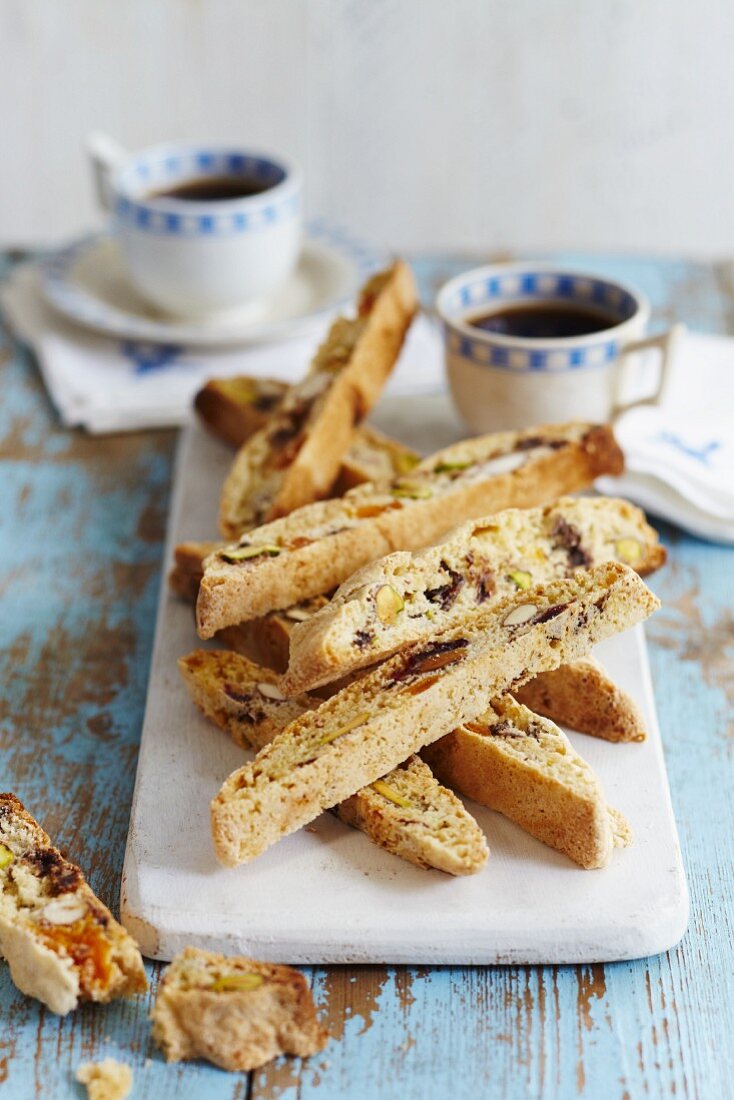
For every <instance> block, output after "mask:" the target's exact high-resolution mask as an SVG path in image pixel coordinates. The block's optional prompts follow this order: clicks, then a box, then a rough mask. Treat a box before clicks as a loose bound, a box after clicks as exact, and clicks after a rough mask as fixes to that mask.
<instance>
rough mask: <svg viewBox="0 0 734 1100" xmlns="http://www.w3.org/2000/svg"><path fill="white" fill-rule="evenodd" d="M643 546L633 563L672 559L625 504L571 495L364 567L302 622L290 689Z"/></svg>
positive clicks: (294, 640)
mask: <svg viewBox="0 0 734 1100" xmlns="http://www.w3.org/2000/svg"><path fill="white" fill-rule="evenodd" d="M632 543H634V545H635V546H636V547H638V550H639V553H638V555H637V558H636V562H635V568H636V570H637V572H638V573H648V572H650V571H651V570H652V569H654V568H656V567H657V566H658V565H659V564H660V563H661V562H662V560H664V551H663V549H662V547H661V546H660V544H659V543H658V536H657V532H656V531H654V530H653V528H652V527H650V526H649V524H648V523H647V522H646V520H645V516H644V514H643V513H642V512H641V511H640V509H639V508H635V507H634V506H633V505H632V504H629V503H628V502H627V501H626V500H614V499H608V498H605V497H597V498H592V497H583V498H572V497H564V498H562V499H561V500H559V501H556V503H554V504H550V505H547V506H546V507H545V508H535V509H528V510H518V509H508V510H506V511H504V512H497V513H496V514H495V515H493V516H485V517H484V518H482V519H479V520H474V521H472V522H470V523H464V524H462V525H461V527H457V528H456V529H455V530H454V531H452V532H451V533H450V534H449V535H448V537H447V538H446V539H444V540H443V541H442V542H440V543H438V544H437V545H435V546H431V547H429V548H427V549H424V550H418V551H416V552H415V553H410V552H408V551H401V552H398V553H395V554H390V555H388V556H387V557H385V558H381V559H378V560H377V561H374V562H372V563H371V564H370V565H367V566H365V567H364V568H362V569H360V570H358V571H357V572H356V573H355V574H354V575H353V576H351V577H350V578H349V580H347V581H345V583H344V584H343V585H342V586H341V587H340V588H338V589H337V591H336V592H335V594H334V596H333V597H332V599H331V600H330V601H329V602H328V603H327V604H326V605H325V606H324V607H323V608H322V609H321V610H320V611H319V612H317V614H316V615H313V616H311V617H310V618H309V619H308V620H306V621H305V622H303V623H296V624H295V626H294V629H293V632H292V636H291V648H290V664H289V668H288V673H287V675H286V677H285V681H284V687H285V690H286V691H290V692H299V691H306V690H311V689H313V688H315V687H319V686H320V685H322V684H325V683H328V682H329V681H330V680H333V679H335V678H337V677H340V676H344V675H345V674H348V673H351V672H354V671H355V670H356V669H359V668H365V667H367V666H368V665H371V664H375V662H377V661H381V660H384V659H385V658H386V657H389V656H390V655H391V654H393V653H396V652H397V651H398V650H399V649H402V648H403V647H404V646H406V645H411V644H413V643H414V642H418V641H420V639H421V638H426V637H428V636H429V635H430V634H434V633H435V632H436V631H437V630H443V629H448V628H449V627H451V626H453V625H454V624H456V623H459V622H461V621H462V619H463V618H464V616H465V615H466V614H467V613H468V612H472V611H474V610H476V608H477V607H484V608H485V609H487V610H488V609H490V608H491V607H492V604H493V602H494V601H496V600H498V599H500V598H501V597H502V596H506V595H507V594H509V593H512V592H518V591H524V590H526V589H529V588H530V587H531V586H532V585H534V584H539V583H542V582H545V581H550V580H553V579H554V578H556V577H564V576H570V575H571V574H572V573H573V572H574V571H575V570H577V569H579V568H581V567H582V566H589V565H597V564H599V563H601V562H604V561H610V560H613V559H614V558H619V556H620V555H619V552H618V547H619V545H620V544H625V545H631V544H632Z"/></svg>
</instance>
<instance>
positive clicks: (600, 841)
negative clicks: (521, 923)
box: [423, 695, 631, 868]
mask: <svg viewBox="0 0 734 1100" xmlns="http://www.w3.org/2000/svg"><path fill="white" fill-rule="evenodd" d="M423 755H424V757H425V759H426V760H427V761H428V762H429V763H430V765H431V767H432V768H434V769H435V771H436V774H437V775H438V776H440V778H441V779H443V780H444V782H446V783H449V784H451V786H452V787H454V788H455V789H456V790H457V791H461V792H462V794H465V795H467V796H468V797H469V798H473V799H474V800H475V802H479V803H481V804H482V805H483V806H489V808H490V809H491V810H498V811H499V813H501V814H503V815H504V816H505V817H508V818H510V820H511V821H514V822H515V823H516V824H518V825H519V826H520V827H521V828H522V829H524V830H525V831H526V832H528V833H530V834H531V836H534V837H536V838H537V839H538V840H542V841H543V843H544V844H548V845H550V847H551V848H556V849H557V850H558V851H559V852H563V853H565V855H567V856H568V857H569V858H570V859H572V860H573V861H574V862H575V863H578V864H579V865H580V866H581V867H585V868H595V867H605V866H606V865H607V863H608V862H609V860H610V858H611V855H612V850H613V848H614V847H615V844H617V843H629V840H630V839H631V837H630V835H629V829H628V827H626V823H625V822H624V819H621V820H620V815H617V814H614V815H613V814H611V813H610V810H609V807H608V806H607V803H606V799H605V798H604V793H603V791H602V788H601V785H600V783H599V780H598V779H597V777H596V775H595V774H594V771H593V770H592V768H591V767H590V766H589V765H588V764H587V763H586V761H585V760H583V759H582V758H581V757H580V756H579V754H578V753H577V752H576V751H575V749H574V748H573V746H572V745H571V743H570V741H569V740H568V738H567V737H566V735H565V734H564V733H562V732H561V730H559V729H558V727H557V726H555V725H554V724H553V723H552V722H550V721H548V719H545V718H540V717H538V715H536V714H533V712H532V711H531V710H529V709H528V708H527V707H524V706H522V705H521V704H520V703H518V702H516V700H514V699H512V698H511V697H510V696H509V695H505V696H502V697H501V698H500V699H496V700H493V701H492V703H491V705H490V706H489V707H488V708H487V710H486V711H485V712H484V713H483V714H481V715H480V716H479V717H478V718H476V719H474V720H473V721H471V722H465V723H464V724H463V725H461V726H459V727H458V728H457V729H455V730H453V731H452V732H451V733H450V734H449V735H448V736H447V737H442V738H441V739H440V740H439V741H436V742H434V743H433V744H432V745H428V746H427V747H426V748H425V749H424V750H423Z"/></svg>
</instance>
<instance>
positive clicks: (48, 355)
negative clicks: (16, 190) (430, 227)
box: [0, 263, 443, 434]
mask: <svg viewBox="0 0 734 1100" xmlns="http://www.w3.org/2000/svg"><path fill="white" fill-rule="evenodd" d="M0 306H2V309H3V312H4V315H5V318H6V320H7V321H8V323H9V325H10V327H11V328H12V330H13V331H14V333H15V334H16V335H17V336H18V337H19V338H20V339H21V340H23V341H24V342H25V343H26V344H28V345H29V346H30V347H31V348H32V349H33V351H34V352H35V355H36V358H37V360H38V364H39V367H40V370H41V374H42V375H43V379H44V382H45V383H46V387H47V389H48V391H49V393H50V395H51V399H52V400H53V403H54V405H55V406H56V408H57V410H58V413H59V416H60V418H61V421H62V423H63V424H65V425H67V426H68V427H76V426H79V425H81V426H82V427H84V428H86V429H87V431H89V432H92V433H95V434H99V433H106V432H124V431H135V430H137V429H140V428H152V427H170V426H177V425H179V424H182V423H184V422H185V421H186V420H187V418H188V416H189V415H190V409H191V401H192V398H193V396H194V394H195V393H196V391H197V390H198V389H199V388H200V386H201V385H202V384H203V382H204V381H205V380H206V379H207V378H215V377H226V376H228V375H233V374H252V375H259V376H261V377H267V378H280V379H283V380H284V381H288V382H292V381H295V380H296V379H298V378H300V377H302V375H303V374H304V373H305V370H306V367H307V365H308V362H309V360H310V358H311V356H312V354H313V352H314V350H315V348H316V346H317V344H318V343H319V340H320V339H321V338H322V337H323V335H324V332H325V330H326V328H327V325H328V322H327V321H324V320H323V319H322V320H320V321H318V322H316V323H315V325H314V327H313V329H312V330H310V331H309V332H308V333H307V334H306V335H303V334H300V335H299V336H298V337H295V338H293V339H290V340H284V341H280V342H277V343H268V344H258V345H256V346H249V347H228V348H185V347H182V346H180V345H176V344H170V345H167V344H147V343H140V342H137V341H132V340H114V339H111V338H109V337H106V336H103V335H98V334H97V333H94V332H91V331H88V330H86V329H84V328H81V327H78V326H77V325H74V324H72V323H71V322H69V321H67V320H65V319H64V318H63V317H61V316H60V315H58V314H57V313H56V312H55V310H53V309H52V308H51V307H50V306H48V305H47V304H46V302H45V301H44V300H43V298H42V296H41V292H40V289H39V285H38V276H37V272H36V269H35V267H34V265H33V264H32V263H31V264H24V265H21V266H20V267H18V268H17V269H16V270H15V271H14V272H13V274H12V275H11V276H10V278H9V279H8V280H7V282H6V283H5V284H4V285H3V286H2V288H0ZM442 386H443V366H442V352H441V344H440V340H439V338H438V335H437V331H435V326H434V323H433V322H431V321H430V320H428V318H426V317H420V318H419V319H418V321H416V323H415V324H414V325H413V326H412V328H411V331H410V335H409V337H408V340H407V342H406V346H405V348H404V350H403V353H402V355H401V357H400V362H399V364H398V367H397V368H396V370H395V372H394V374H393V377H392V379H391V381H390V384H389V390H388V392H392V393H399V394H411V393H430V392H432V391H434V390H439V389H441V388H442Z"/></svg>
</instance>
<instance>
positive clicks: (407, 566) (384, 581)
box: [171, 498, 665, 741]
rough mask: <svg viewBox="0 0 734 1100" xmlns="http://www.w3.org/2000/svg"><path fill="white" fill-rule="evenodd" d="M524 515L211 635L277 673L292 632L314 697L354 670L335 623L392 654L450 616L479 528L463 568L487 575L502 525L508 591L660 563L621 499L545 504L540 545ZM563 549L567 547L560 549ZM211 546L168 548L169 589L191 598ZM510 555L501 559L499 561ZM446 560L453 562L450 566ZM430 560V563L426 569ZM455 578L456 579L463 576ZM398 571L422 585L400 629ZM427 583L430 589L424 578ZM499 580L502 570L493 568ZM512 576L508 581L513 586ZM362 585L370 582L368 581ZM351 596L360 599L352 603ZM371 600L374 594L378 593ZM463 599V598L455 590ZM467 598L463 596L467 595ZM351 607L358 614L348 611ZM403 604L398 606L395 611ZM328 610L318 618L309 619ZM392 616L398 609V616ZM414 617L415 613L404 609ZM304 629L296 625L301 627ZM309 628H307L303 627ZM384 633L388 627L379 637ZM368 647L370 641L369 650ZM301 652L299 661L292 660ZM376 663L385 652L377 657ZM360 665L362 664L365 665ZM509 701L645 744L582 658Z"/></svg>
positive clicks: (633, 714) (641, 523)
mask: <svg viewBox="0 0 734 1100" xmlns="http://www.w3.org/2000/svg"><path fill="white" fill-rule="evenodd" d="M532 519H533V517H532V513H528V514H527V515H525V516H523V517H522V518H521V519H520V522H519V523H518V517H517V516H513V515H512V514H510V513H508V515H507V516H506V517H504V520H503V521H501V522H499V523H494V522H493V521H492V520H490V519H489V518H487V519H486V520H485V521H482V520H480V521H478V522H476V523H472V524H466V525H463V526H462V527H461V528H458V529H457V530H456V531H455V532H453V533H451V534H450V535H449V536H448V538H447V539H445V540H443V542H442V543H441V544H439V546H438V547H436V548H434V549H433V550H431V551H428V552H420V553H418V554H415V555H409V554H405V553H403V554H394V555H390V556H389V557H387V558H385V559H383V561H382V562H381V563H375V564H373V565H371V566H369V567H367V568H365V569H362V570H358V572H357V573H356V574H355V575H354V576H353V577H352V578H350V580H349V581H348V582H346V583H345V584H344V585H342V586H341V588H340V589H339V590H338V593H337V596H336V597H335V598H334V599H332V601H331V603H330V602H329V599H328V598H327V596H326V595H324V596H314V597H312V598H311V599H309V600H303V601H302V602H301V603H298V604H295V605H293V606H292V607H289V608H284V609H282V610H278V611H270V612H268V613H267V614H265V615H263V616H262V617H261V618H259V619H250V620H248V621H246V622H244V623H240V624H237V625H235V626H230V627H225V628H224V629H222V630H221V631H218V633H217V640H218V641H221V642H224V643H225V644H226V645H228V646H230V647H231V648H232V649H234V650H235V651H236V652H237V653H240V654H242V655H244V656H246V657H249V658H250V659H251V660H252V661H254V662H255V663H256V664H258V665H265V666H267V667H268V668H270V669H274V670H275V671H276V672H280V673H282V672H285V671H286V668H287V667H288V663H289V658H290V650H291V645H292V638H293V635H294V632H295V647H296V651H297V652H296V664H300V665H301V666H302V665H303V663H304V657H303V655H304V651H305V661H306V663H308V652H309V649H311V650H312V651H313V650H315V651H316V652H315V661H316V663H317V666H318V665H320V666H321V675H324V673H325V674H326V676H325V678H326V680H327V681H328V682H327V683H326V684H325V685H324V686H323V687H320V688H318V689H317V688H315V687H314V686H313V685H309V687H310V689H311V690H317V691H318V692H319V693H320V694H324V693H326V694H329V693H330V692H331V689H332V687H333V684H334V681H332V680H330V679H329V677H330V676H331V675H332V669H331V665H332V664H333V666H334V668H335V669H339V668H340V667H341V665H342V663H346V664H347V667H348V668H349V669H350V672H353V671H354V668H355V664H356V665H360V664H362V663H363V658H364V653H363V649H362V647H360V649H359V651H358V653H357V654H356V655H355V654H350V652H349V646H348V645H347V646H346V647H345V645H344V639H343V638H342V640H341V646H340V645H339V642H338V636H339V632H340V622H341V624H342V626H341V629H342V630H343V629H344V625H343V624H344V623H345V622H348V621H349V620H351V627H352V632H353V635H354V636H356V634H357V632H358V631H361V632H362V633H361V634H360V638H362V639H366V638H368V637H369V636H370V632H371V631H373V630H374V625H373V624H374V622H375V620H376V625H377V628H378V630H382V631H383V634H384V635H386V636H387V637H386V638H385V639H384V640H385V641H387V640H388V639H390V638H392V639H393V644H394V645H396V646H398V647H399V645H400V644H406V643H407V641H409V640H417V638H418V637H419V636H420V630H419V629H416V628H417V626H418V624H420V623H422V626H423V629H424V630H425V629H426V628H428V629H431V628H432V626H433V621H434V616H435V610H436V607H435V605H438V606H439V607H440V606H441V605H445V604H447V603H453V604H456V601H457V600H458V601H459V602H458V607H455V610H460V609H461V605H462V604H461V600H460V599H459V596H460V593H461V591H462V589H463V588H464V585H465V583H466V579H467V578H466V576H465V573H466V561H465V560H464V559H462V556H461V554H459V555H458V559H457V555H456V546H457V545H459V546H461V536H462V534H463V535H464V536H467V535H468V537H469V540H470V542H471V541H472V540H474V541H476V536H475V534H474V532H475V531H476V530H479V531H480V532H481V534H482V538H481V540H480V551H479V557H478V559H475V558H474V555H473V551H472V549H471V548H470V549H469V553H470V554H471V555H472V561H471V567H472V571H473V572H474V574H476V569H477V567H478V565H479V563H480V561H482V560H484V561H485V564H486V566H487V568H489V561H488V559H487V554H488V552H489V551H490V548H489V539H490V534H491V532H492V531H494V532H495V533H496V534H497V535H501V533H502V531H503V524H504V521H505V520H507V521H509V526H508V527H506V528H505V529H504V544H505V555H504V557H505V569H504V580H505V584H506V585H507V584H508V583H511V585H514V586H515V587H520V586H521V585H523V584H527V583H528V579H529V577H530V576H531V575H533V574H535V575H536V577H537V574H538V568H537V567H538V562H539V561H541V560H542V561H544V562H545V563H546V565H545V568H544V570H543V572H544V574H545V575H549V576H552V575H560V574H561V573H562V572H564V571H569V570H572V569H574V568H577V567H578V566H577V564H576V563H579V562H581V561H586V562H587V564H589V565H596V564H599V563H600V562H601V561H605V560H607V559H609V558H615V557H618V558H620V560H625V558H626V559H627V563H628V564H630V562H631V560H633V559H634V560H635V562H636V566H635V567H636V571H637V572H638V573H640V574H642V575H646V574H647V573H650V572H652V571H653V570H654V569H656V568H657V567H658V566H659V565H661V564H662V563H663V561H664V558H665V552H664V550H663V548H662V547H661V546H660V545H659V543H658V541H657V534H656V532H655V531H654V530H653V529H652V528H651V527H650V526H649V524H648V523H647V522H646V520H645V517H644V515H643V513H642V512H641V511H640V510H639V509H638V508H635V507H634V506H633V505H631V504H629V503H628V502H627V501H622V500H614V499H608V498H598V499H595V498H585V499H584V500H572V499H570V498H565V499H563V500H561V501H559V502H557V503H556V504H555V505H551V506H548V507H547V508H546V509H544V510H543V512H542V513H539V514H538V516H537V522H538V523H539V527H538V529H537V533H542V534H543V536H544V538H545V546H544V547H542V546H535V545H533V543H532V540H529V537H528V536H529V534H531V533H532ZM521 529H522V530H523V534H524V546H523V544H522V542H520V543H518V544H517V545H513V544H512V543H511V542H510V544H509V546H508V535H510V534H512V532H513V531H514V532H516V533H517V532H519V531H520V530H521ZM569 540H570V542H571V543H572V545H571V546H570V547H569V545H568V543H569ZM211 547H212V543H184V544H182V545H181V546H179V547H177V549H176V568H175V569H174V571H173V573H172V574H171V585H172V587H174V589H175V590H176V591H178V592H179V594H181V595H184V596H185V597H186V598H188V599H191V600H195V599H196V594H197V593H198V588H199V582H200V579H201V575H202V571H203V559H204V557H205V556H206V555H207V554H208V553H210V552H211V550H210V548H211ZM529 548H531V555H532V559H533V560H532V562H531V571H530V572H528V571H527V570H525V569H520V568H519V567H518V562H521V561H522V558H523V554H527V553H528V549H529ZM508 549H509V556H510V559H511V560H510V561H509V563H508V561H507V551H508ZM498 550H499V547H495V548H494V550H493V551H491V553H492V554H493V555H494V558H495V562H494V564H495V567H496V566H497V564H498V560H499V559H498V556H497V554H498ZM452 553H453V557H454V559H456V560H454V562H453V564H452ZM431 558H433V562H431ZM462 570H463V572H462ZM396 571H397V572H399V573H402V574H403V576H402V579H401V581H400V582H397V583H398V584H399V585H400V584H404V580H405V576H406V575H407V576H411V575H412V576H413V578H414V582H415V583H414V584H413V585H412V589H415V588H416V587H417V586H418V584H419V581H420V580H421V579H422V582H423V586H424V592H427V593H428V597H429V599H428V601H427V607H426V613H425V617H424V618H421V617H418V618H417V621H416V618H414V619H413V620H411V621H410V623H408V624H407V626H408V628H409V629H408V630H407V633H406V622H405V617H404V616H403V614H402V613H403V611H404V610H405V607H406V593H405V592H404V591H403V590H402V588H401V587H398V589H394V588H393V587H392V583H391V582H392V581H393V580H394V579H395V577H394V574H395V572H396ZM194 575H195V578H196V579H195V583H194V584H193V585H191V586H190V587H188V588H187V587H186V584H187V582H186V578H187V577H188V576H194ZM429 576H430V577H432V580H431V581H430V582H429V581H428V577H429ZM500 576H502V570H500ZM513 578H514V579H513ZM370 582H371V583H370ZM360 589H361V590H362V591H361V596H360ZM380 590H381V595H380V599H379V601H377V599H376V594H377V593H378V592H380ZM464 595H465V596H466V591H465V592H464ZM407 596H408V602H409V603H410V604H411V605H412V604H413V603H414V600H415V592H414V591H411V592H409V593H407ZM470 598H471V597H470ZM355 599H356V600H357V603H358V604H359V606H355V605H354V604H353V601H354V600H355ZM378 602H379V605H380V609H381V614H382V618H383V619H387V623H383V622H382V620H381V619H380V617H379V614H378V608H377V606H376V604H377V603H378ZM401 602H402V607H400V604H401ZM326 607H328V612H326V613H325V615H324V616H318V617H317V618H316V620H315V621H314V617H315V616H317V613H318V612H319V611H321V610H323V609H324V608H326ZM398 609H399V610H398ZM412 614H413V615H414V616H415V610H414V609H413V608H412ZM355 616H356V617H358V618H360V620H361V621H360V625H359V626H357V625H356V620H355ZM399 619H403V622H402V624H401V625H402V627H403V630H402V631H401V630H400V629H397V630H396V629H395V627H397V625H398V620H399ZM302 624H303V625H302ZM305 624H308V625H305ZM388 628H389V629H388ZM324 633H325V634H326V635H327V639H326V640H325V642H324V644H323V645H320V643H319V642H318V641H316V638H317V637H318V635H319V634H324ZM329 635H336V636H337V649H336V652H333V653H331V655H330V656H329V652H330V647H329V644H328V636H329ZM376 642H377V639H376V638H374V637H373V639H372V645H373V646H374V644H375V643H376ZM299 651H300V653H299ZM378 655H380V656H382V657H384V656H386V655H387V652H386V651H383V652H382V653H378ZM350 656H352V657H353V656H357V657H358V658H359V660H357V661H356V662H355V664H351V663H350ZM373 659H374V658H373V657H370V658H368V662H369V661H371V660H373ZM517 697H518V699H519V700H520V701H521V702H523V703H525V704H526V705H527V706H529V707H530V708H531V709H532V710H534V711H535V712H536V713H538V714H540V715H543V716H545V717H546V718H550V719H551V720H552V721H553V722H558V723H560V724H561V725H564V726H569V727H570V728H571V729H575V730H579V731H580V732H582V733H587V734H590V735H591V736H594V737H600V738H603V739H605V740H609V741H642V740H644V739H645V728H644V722H643V719H642V716H641V715H640V713H639V711H638V709H637V707H636V706H635V704H634V702H633V701H632V700H631V699H630V698H629V696H628V695H626V694H625V693H624V692H623V691H621V690H620V689H619V688H618V687H617V686H616V685H615V684H614V683H613V681H612V680H610V678H609V676H608V675H607V674H606V673H605V671H604V669H603V668H602V667H601V665H600V664H599V663H598V661H596V660H594V658H591V657H589V658H584V659H583V660H581V661H578V662H572V663H570V664H568V665H563V666H562V667H561V668H559V669H556V670H555V671H553V672H548V673H543V674H541V675H540V676H538V677H536V678H534V679H533V680H531V681H530V682H529V683H527V684H526V685H524V686H523V687H522V688H520V689H518V692H517Z"/></svg>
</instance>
